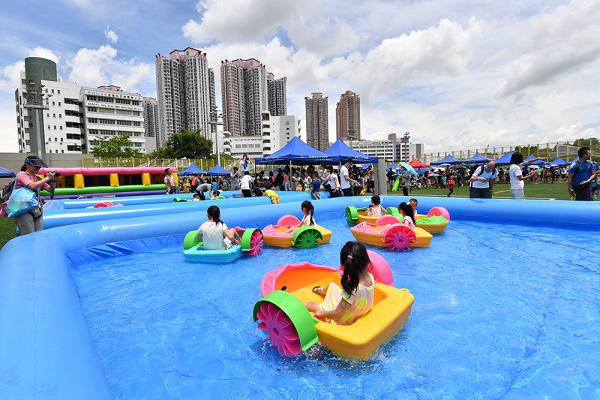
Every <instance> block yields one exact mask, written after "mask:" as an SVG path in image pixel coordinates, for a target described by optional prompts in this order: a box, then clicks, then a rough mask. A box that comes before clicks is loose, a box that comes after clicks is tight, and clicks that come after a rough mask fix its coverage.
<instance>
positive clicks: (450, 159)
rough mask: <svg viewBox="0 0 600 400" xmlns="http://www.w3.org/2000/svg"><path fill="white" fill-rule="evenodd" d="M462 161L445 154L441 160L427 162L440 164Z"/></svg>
mask: <svg viewBox="0 0 600 400" xmlns="http://www.w3.org/2000/svg"><path fill="white" fill-rule="evenodd" d="M461 162H462V161H460V160H457V159H456V158H454V157H452V156H451V155H447V156H446V157H444V158H442V159H441V160H438V161H434V162H432V163H429V164H430V165H442V164H450V165H452V164H460V163H461Z"/></svg>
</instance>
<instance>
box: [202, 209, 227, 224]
mask: <svg viewBox="0 0 600 400" xmlns="http://www.w3.org/2000/svg"><path fill="white" fill-rule="evenodd" d="M206 213H207V214H208V216H209V217H210V219H212V220H213V222H214V223H215V224H222V223H223V221H221V210H220V209H219V207H217V206H210V207H208V209H207V210H206Z"/></svg>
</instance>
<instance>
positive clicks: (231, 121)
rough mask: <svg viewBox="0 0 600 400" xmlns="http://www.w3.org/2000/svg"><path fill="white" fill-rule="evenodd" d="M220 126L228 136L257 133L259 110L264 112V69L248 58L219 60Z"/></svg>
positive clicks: (259, 127)
mask: <svg viewBox="0 0 600 400" xmlns="http://www.w3.org/2000/svg"><path fill="white" fill-rule="evenodd" d="M221 99H222V102H223V123H224V127H223V129H224V130H225V131H227V132H230V133H231V134H232V135H261V129H262V127H261V126H262V125H261V112H263V111H268V110H269V105H268V96H267V72H266V69H265V66H264V64H261V63H260V62H259V61H258V60H256V59H254V58H251V59H249V60H242V59H237V60H233V61H229V60H223V61H221Z"/></svg>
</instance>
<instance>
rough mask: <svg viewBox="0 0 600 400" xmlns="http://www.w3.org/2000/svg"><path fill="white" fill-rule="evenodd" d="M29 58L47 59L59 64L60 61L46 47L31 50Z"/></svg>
mask: <svg viewBox="0 0 600 400" xmlns="http://www.w3.org/2000/svg"><path fill="white" fill-rule="evenodd" d="M27 56H28V57H42V58H47V59H48V60H52V61H54V62H55V63H57V64H58V62H59V61H60V57H59V56H58V55H57V54H56V53H55V52H53V51H52V50H50V49H46V48H44V47H40V46H37V47H35V48H33V49H31V50H29V52H28V54H27Z"/></svg>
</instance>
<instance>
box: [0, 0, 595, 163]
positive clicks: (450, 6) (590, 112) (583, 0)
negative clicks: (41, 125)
mask: <svg viewBox="0 0 600 400" xmlns="http://www.w3.org/2000/svg"><path fill="white" fill-rule="evenodd" d="M598 21H600V2H598V1H594V0H574V1H558V0H550V1H541V0H531V1H527V2H523V1H503V2H497V1H488V0H479V1H467V0H454V1H446V0H421V1H418V2H415V1H384V0H364V1H351V0H347V1H342V0H330V1H327V2H322V1H319V0H303V1H302V2H292V1H277V0H204V1H200V2H198V1H184V0H169V1H156V0H148V1H104V0H95V1H91V0H55V1H46V2H42V1H20V2H6V4H3V12H2V14H1V15H0V50H1V51H0V139H1V140H0V151H10V150H14V149H16V132H15V131H16V124H15V122H14V121H15V118H16V117H15V111H14V97H13V96H14V95H13V92H14V89H15V87H16V82H17V79H18V70H19V69H20V68H21V65H22V60H23V58H24V57H26V56H28V55H37V56H44V57H49V58H54V59H57V61H58V64H59V73H60V75H61V77H62V78H63V79H65V80H75V81H76V82H77V83H78V84H80V85H85V86H95V85H99V84H111V83H112V84H116V85H119V86H122V87H124V88H126V89H127V90H132V91H138V92H140V93H141V94H143V95H149V96H155V83H154V56H155V54H156V53H157V52H162V53H168V52H170V51H171V50H173V49H175V48H180V49H181V48H185V47H186V46H194V47H197V48H200V49H203V50H205V51H207V52H208V58H209V63H210V64H211V65H212V66H214V67H215V68H217V70H218V65H219V63H220V61H221V60H222V59H225V58H229V59H233V58H238V57H243V58H246V57H255V58H258V59H259V60H260V61H262V62H263V63H265V64H266V65H267V68H268V69H269V70H271V71H272V72H274V73H275V75H276V76H287V77H288V110H289V112H290V113H292V114H296V115H297V116H299V117H300V118H301V119H304V97H305V96H308V95H309V94H310V93H311V92H313V91H322V92H324V93H325V95H326V96H329V114H330V118H329V120H330V126H329V130H330V137H331V139H332V140H333V138H334V136H335V103H336V102H337V100H338V99H339V95H340V94H341V93H343V92H344V91H346V90H353V91H356V92H358V93H359V94H360V95H361V101H362V108H361V114H362V115H361V117H362V118H361V123H362V127H361V128H362V135H363V137H364V138H373V139H375V138H383V137H385V136H386V135H387V134H388V133H391V132H399V133H402V132H405V131H410V132H411V133H412V134H413V137H415V138H416V139H417V140H418V141H420V142H423V143H425V144H426V151H443V150H449V149H461V148H463V149H467V148H475V147H479V148H481V147H485V146H486V145H488V144H491V145H495V144H496V145H504V146H506V145H511V144H512V145H514V144H525V143H536V142H547V141H553V140H565V139H572V138H574V137H580V136H599V135H598V134H599V133H600V132H599V129H598V126H600V117H599V116H600V101H599V99H598V94H597V93H599V92H600V90H599V89H600V87H599V85H600V77H598V74H597V71H598V70H599V68H598V67H600V62H599V59H600V41H598V40H597V38H598V37H600V24H599V23H598ZM575 27H576V29H574V28H575ZM217 93H218V94H219V88H218V87H217ZM218 97H220V96H218ZM217 101H218V106H219V107H220V98H218V99H217Z"/></svg>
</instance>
